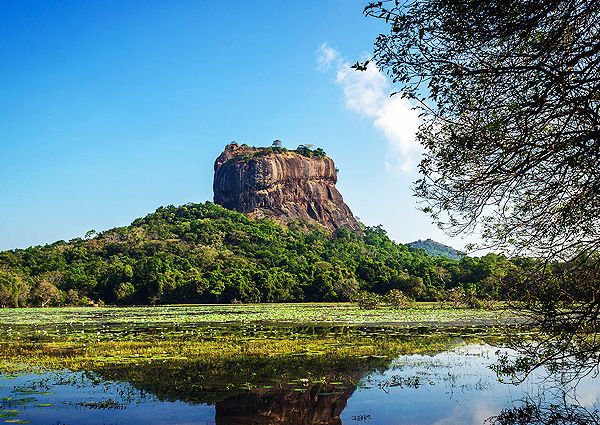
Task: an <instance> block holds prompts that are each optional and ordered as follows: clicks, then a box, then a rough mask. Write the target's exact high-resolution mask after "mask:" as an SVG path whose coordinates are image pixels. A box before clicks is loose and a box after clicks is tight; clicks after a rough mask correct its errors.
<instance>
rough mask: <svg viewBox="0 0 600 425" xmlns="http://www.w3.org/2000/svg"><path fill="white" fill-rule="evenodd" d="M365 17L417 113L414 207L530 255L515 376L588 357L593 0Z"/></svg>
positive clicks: (599, 165) (599, 12)
mask: <svg viewBox="0 0 600 425" xmlns="http://www.w3.org/2000/svg"><path fill="white" fill-rule="evenodd" d="M364 12H365V14H366V15H367V16H371V17H375V18H377V19H381V20H384V21H385V22H386V23H387V24H388V25H389V28H390V30H389V32H388V33H387V34H381V35H380V36H379V37H378V38H377V40H376V42H375V49H374V57H373V59H372V61H373V62H374V63H375V64H376V65H377V66H378V67H379V69H381V70H383V71H384V72H386V73H387V75H389V77H390V78H391V79H392V81H393V82H394V83H395V84H396V85H397V86H398V92H397V93H398V94H397V95H402V96H406V97H408V98H410V99H412V100H413V101H414V102H415V104H416V105H417V106H416V107H417V108H419V109H420V110H421V112H422V118H423V123H422V125H421V126H420V129H419V132H418V135H417V137H418V139H419V140H420V142H421V143H422V144H423V146H424V147H425V154H424V157H423V159H422V161H421V163H420V172H421V175H422V177H421V179H420V180H418V181H417V182H416V194H417V195H418V196H420V197H421V198H422V199H423V202H424V204H425V205H424V210H425V211H426V212H429V213H430V214H431V215H432V216H433V218H434V219H435V220H437V221H438V223H440V224H441V225H442V226H444V227H445V228H446V229H447V230H448V231H449V232H451V233H462V232H465V231H467V232H468V231H478V232H481V234H482V236H483V239H484V241H485V242H486V244H487V245H488V246H492V247H497V248H502V249H505V250H507V251H509V252H512V253H520V254H527V255H529V256H532V257H536V258H537V260H538V261H533V262H532V263H531V264H530V265H531V266H535V267H532V271H531V273H530V274H529V275H528V276H527V278H526V280H525V281H524V282H521V283H522V284H525V285H528V286H527V289H528V290H527V291H523V295H524V298H523V301H525V304H524V305H525V307H526V309H529V311H531V312H533V313H534V317H535V318H536V319H538V323H539V325H540V329H541V330H542V332H543V333H544V335H546V342H547V343H546V344H543V345H528V344H527V343H523V344H522V345H521V346H520V348H521V349H522V351H523V352H524V353H525V354H527V355H529V356H530V359H529V361H528V362H525V363H523V362H521V364H520V366H522V367H521V368H520V370H522V371H525V372H527V371H528V370H531V368H533V367H536V366H539V365H542V364H544V365H550V364H554V365H557V364H560V363H564V360H565V359H567V361H566V365H567V366H568V365H569V363H570V362H569V361H568V360H569V359H573V358H574V357H573V356H576V357H575V358H576V359H577V360H578V361H579V363H580V364H585V365H586V366H593V365H597V364H598V363H600V354H598V352H599V351H600V339H598V338H597V337H598V335H599V333H598V330H599V327H600V318H599V316H600V255H598V254H597V252H598V250H599V248H600V2H599V1H597V0H544V1H541V0H485V1H483V0H406V1H398V0H394V1H392V0H389V1H378V2H374V3H370V4H368V5H367V6H366V7H365V9H364ZM369 62H370V61H367V62H363V63H357V64H356V65H354V67H355V68H356V69H358V70H365V69H366V68H367V66H369ZM577 356H579V357H577ZM570 364H571V365H572V364H573V363H572V362H571V363H570ZM513 366H514V365H510V366H509V367H506V368H504V371H507V370H516V369H514V368H513Z"/></svg>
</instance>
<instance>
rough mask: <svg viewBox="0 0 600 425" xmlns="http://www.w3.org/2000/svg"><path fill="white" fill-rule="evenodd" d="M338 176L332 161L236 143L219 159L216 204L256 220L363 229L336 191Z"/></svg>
mask: <svg viewBox="0 0 600 425" xmlns="http://www.w3.org/2000/svg"><path fill="white" fill-rule="evenodd" d="M336 182H337V172H336V169H335V164H334V163H333V160H332V159H331V158H328V157H311V158H308V157H306V156H303V155H301V154H299V153H296V152H292V151H281V152H277V153H275V152H272V151H271V150H269V149H263V148H250V147H246V146H239V145H237V144H235V143H232V144H229V145H227V147H226V148H225V151H224V152H223V153H222V154H221V155H220V156H219V157H218V158H217V160H216V161H215V179H214V184H213V189H214V201H215V203H216V204H219V205H222V206H223V207H225V208H228V209H231V210H236V211H240V212H243V213H247V214H249V215H251V216H255V217H271V218H274V219H276V220H277V221H280V222H283V223H289V222H290V221H292V220H303V221H306V222H313V223H314V222H316V223H319V224H321V225H323V226H324V227H326V228H327V229H329V230H335V229H337V228H340V227H346V228H349V229H352V230H359V229H360V226H359V224H358V222H357V220H356V219H355V218H354V215H353V214H352V211H350V208H348V206H347V205H346V204H345V203H344V200H343V198H342V195H341V194H340V192H339V191H338V190H337V188H336V187H335V184H336Z"/></svg>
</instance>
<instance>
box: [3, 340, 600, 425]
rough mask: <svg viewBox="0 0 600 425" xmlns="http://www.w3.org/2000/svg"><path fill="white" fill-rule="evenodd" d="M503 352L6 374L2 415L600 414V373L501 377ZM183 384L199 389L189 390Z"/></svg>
mask: <svg viewBox="0 0 600 425" xmlns="http://www.w3.org/2000/svg"><path fill="white" fill-rule="evenodd" d="M496 351H497V348H495V347H491V346H489V345H469V346H463V347H461V348H457V349H453V350H449V351H445V352H440V353H437V354H433V355H404V356H399V357H397V358H394V359H393V360H390V361H387V362H384V363H382V362H374V366H373V367H372V368H371V369H369V370H364V369H361V370H356V371H350V372H349V373H347V374H346V375H345V376H343V377H339V378H338V380H337V381H335V382H330V381H318V380H314V378H313V379H311V378H310V377H301V376H298V377H297V378H296V379H289V378H288V379H286V380H285V381H283V382H282V381H281V380H277V379H273V380H272V381H269V382H266V381H264V380H263V381H261V382H248V383H247V387H246V388H243V387H238V388H226V387H225V388H224V387H223V386H221V385H220V383H217V382H214V383H213V382H204V383H203V385H201V388H202V390H201V391H198V390H197V388H198V385H197V384H198V383H199V382H202V380H203V379H205V378H204V377H203V376H202V375H200V374H198V373H197V372H195V371H194V370H193V369H189V370H181V371H180V373H181V375H180V376H178V377H177V382H176V383H175V382H173V384H172V386H170V382H169V379H172V378H170V377H171V376H173V375H172V371H170V373H165V374H164V376H165V380H164V381H161V379H160V378H161V376H162V375H161V374H162V371H161V369H160V367H158V368H157V367H154V368H152V369H151V370H148V371H147V372H143V371H142V375H143V374H144V373H147V374H148V375H150V374H151V375H153V376H148V377H147V378H148V380H147V382H148V383H146V381H143V380H142V381H140V379H139V375H138V379H136V380H133V379H131V380H129V381H128V380H127V379H124V378H123V377H117V378H115V377H114V376H107V375H110V374H105V373H103V372H102V371H100V372H98V371H94V372H91V371H90V372H69V371H61V372H45V373H40V374H21V375H0V400H1V404H0V423H2V422H4V423H33V424H53V425H57V424H65V425H71V424H79V425H81V424H84V425H85V424H98V425H104V424H140V425H141V424H219V425H224V424H232V425H234V424H235V425H238V424H240V425H241V424H439V425H442V424H444V425H451V424H461V425H465V424H483V423H514V421H516V419H515V417H517V416H514V415H515V414H517V413H519V412H520V414H522V413H523V411H526V412H527V415H529V416H528V417H529V418H530V421H529V422H524V423H538V422H539V423H543V422H544V421H546V420H550V419H548V418H552V417H557V416H556V415H562V417H563V419H564V418H567V419H569V418H570V420H571V422H569V421H568V420H563V422H560V423H582V424H583V423H598V422H600V419H599V416H598V408H599V406H600V379H599V378H597V377H593V376H588V377H585V378H584V379H582V380H581V381H580V382H579V383H578V385H577V386H576V388H572V387H570V386H567V385H565V384H556V382H557V381H556V380H555V379H550V378H548V377H547V376H544V373H543V372H539V373H537V374H536V375H534V376H531V377H530V378H529V379H527V380H526V381H525V382H523V383H522V384H520V385H512V384H506V383H501V382H499V381H498V379H497V377H496V375H495V373H494V372H493V371H492V370H490V368H489V366H490V365H491V364H492V363H493V362H494V361H495V360H496ZM231 372H232V374H233V373H235V371H231ZM182 382H183V383H185V382H188V383H190V384H189V385H192V383H193V384H194V388H196V390H194V391H189V392H186V387H185V384H183V385H182ZM175 387H177V388H175ZM524 406H525V407H527V408H526V409H521V410H511V409H518V408H520V407H521V408H522V407H524ZM501 412H504V416H501V417H500V418H498V417H497V416H498V415H499V414H500V413H501ZM511 412H513V413H511ZM514 412H516V413H514ZM511 414H512V416H511ZM552 415H554V416H552ZM531 418H533V419H531ZM503 421H504V422H503ZM594 421H596V422H594Z"/></svg>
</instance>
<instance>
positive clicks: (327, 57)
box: [317, 43, 422, 173]
mask: <svg viewBox="0 0 600 425" xmlns="http://www.w3.org/2000/svg"><path fill="white" fill-rule="evenodd" d="M317 65H318V67H319V69H321V70H328V69H331V68H332V67H335V70H336V80H335V81H336V83H337V84H338V85H339V86H340V87H341V88H342V91H343V94H344V102H345V105H346V107H347V108H348V109H349V110H351V111H353V112H356V113H358V114H360V115H363V116H366V117H368V118H371V119H372V120H373V127H374V128H376V129H377V130H379V131H380V132H381V133H382V134H383V136H384V137H385V139H386V140H387V142H388V146H389V152H388V157H387V158H386V167H387V168H388V169H390V170H391V171H395V172H404V173H409V172H412V171H414V169H415V166H416V163H417V162H418V157H419V156H420V154H421V152H422V149H421V146H420V145H419V143H417V141H416V140H415V134H416V132H417V129H418V127H419V124H420V119H419V116H418V112H417V111H415V110H413V109H412V104H411V103H410V101H409V100H408V99H405V98H402V97H400V95H396V96H392V97H390V96H389V94H390V93H391V92H392V91H393V90H392V86H391V84H390V82H389V80H388V79H387V77H386V76H385V75H384V74H383V73H382V72H381V71H380V70H379V69H378V68H377V66H375V65H374V64H372V63H370V64H369V65H368V67H367V70H366V71H362V72H361V71H356V70H354V69H352V68H351V67H350V64H349V63H347V62H345V61H344V60H343V57H342V55H341V53H340V52H339V51H337V50H335V49H333V48H331V47H329V46H328V45H327V43H323V44H322V45H321V47H320V48H319V49H318V50H317Z"/></svg>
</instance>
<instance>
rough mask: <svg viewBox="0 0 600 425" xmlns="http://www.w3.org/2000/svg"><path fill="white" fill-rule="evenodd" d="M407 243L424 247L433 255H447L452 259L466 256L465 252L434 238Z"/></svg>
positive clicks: (414, 246)
mask: <svg viewBox="0 0 600 425" xmlns="http://www.w3.org/2000/svg"><path fill="white" fill-rule="evenodd" d="M407 245H408V246H410V247H411V248H418V249H422V250H424V251H425V252H427V253H428V254H429V255H433V256H434V257H446V258H450V259H452V260H460V259H461V258H463V257H464V256H465V254H463V253H462V252H460V251H457V250H456V249H454V248H452V247H451V246H448V245H444V244H441V243H439V242H436V241H434V240H432V239H427V240H424V241H422V240H421V239H419V240H418V241H416V242H410V243H409V244H407Z"/></svg>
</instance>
